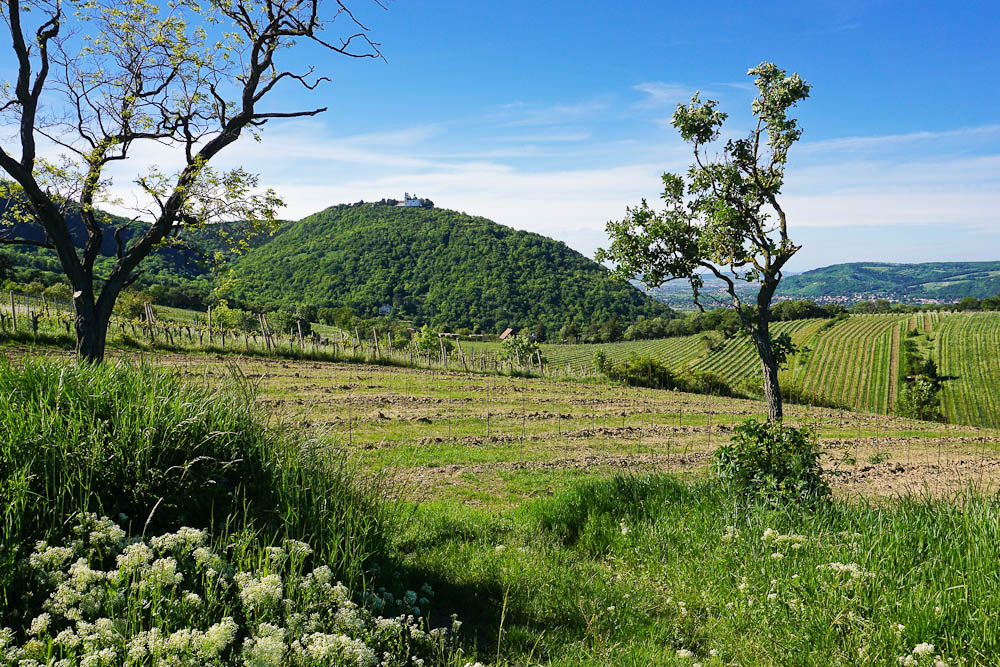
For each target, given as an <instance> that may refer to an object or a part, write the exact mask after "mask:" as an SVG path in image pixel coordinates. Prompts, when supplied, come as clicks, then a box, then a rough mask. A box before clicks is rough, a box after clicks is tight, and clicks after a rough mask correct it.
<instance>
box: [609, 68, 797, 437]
mask: <svg viewBox="0 0 1000 667" xmlns="http://www.w3.org/2000/svg"><path fill="white" fill-rule="evenodd" d="M748 74H749V75H750V76H753V77H755V83H756V85H757V90H758V93H759V94H758V95H757V97H756V99H754V101H753V105H752V110H753V114H754V116H755V118H756V122H755V124H754V127H753V129H752V130H751V131H750V133H749V136H747V137H744V138H739V139H730V140H728V141H726V142H725V144H724V145H723V146H722V147H721V152H718V153H712V152H710V148H711V147H713V146H715V145H716V143H715V142H717V140H719V137H720V133H721V128H722V125H723V123H724V122H725V120H726V117H727V115H726V114H725V113H723V112H721V111H719V109H718V102H717V101H715V100H707V101H702V100H701V98H700V96H699V95H698V94H697V93H696V94H695V95H694V97H693V98H692V99H691V103H690V104H688V105H683V104H679V105H678V106H677V110H676V111H675V112H674V115H673V119H672V121H671V122H672V124H673V126H674V127H675V128H677V130H678V131H679V132H680V135H681V137H682V138H683V139H684V140H685V141H686V142H688V143H690V144H691V145H692V147H693V150H694V160H695V161H694V164H693V165H691V167H690V169H689V170H688V173H687V178H686V180H685V178H684V177H682V176H680V175H678V174H670V173H667V174H664V175H663V185H664V189H663V194H662V198H663V201H664V203H665V206H664V208H663V210H662V211H655V210H653V209H652V208H651V207H650V206H649V205H648V204H647V203H646V201H645V200H643V202H642V203H641V204H640V205H639V206H637V207H634V208H629V209H628V212H627V216H626V218H625V219H624V220H621V221H618V222H614V221H612V222H609V223H608V225H607V232H608V235H609V237H610V239H611V245H610V248H609V249H607V250H600V251H598V260H599V261H604V260H610V261H612V262H613V263H614V264H615V265H616V269H615V272H616V274H617V275H618V276H620V277H622V278H625V279H630V278H632V277H634V276H641V278H642V281H643V282H644V283H645V284H646V285H648V286H650V287H657V286H659V285H662V284H663V283H664V282H667V281H668V280H673V279H676V278H684V279H687V280H688V281H689V282H690V283H691V288H692V290H693V292H694V299H695V303H696V304H697V305H698V307H699V308H701V309H702V310H704V306H703V304H702V300H701V297H702V296H703V295H702V293H701V288H702V286H703V279H702V274H703V273H704V272H708V273H710V274H712V275H714V276H715V277H716V278H718V279H719V280H721V281H722V282H723V283H724V284H725V285H726V291H727V293H728V296H727V301H728V302H729V305H731V306H732V307H733V308H735V310H736V312H737V313H738V314H739V317H740V322H741V323H742V326H743V328H744V329H745V330H746V331H747V333H749V334H750V336H751V337H752V338H753V341H754V345H755V347H756V349H757V354H758V356H759V357H760V363H761V370H762V374H763V381H764V382H763V384H764V395H765V397H766V399H767V410H768V418H769V419H770V420H780V419H781V417H782V401H781V389H780V387H779V386H778V369H779V367H780V365H781V363H782V362H783V361H784V359H785V357H786V356H787V355H788V354H789V353H790V352H792V351H794V346H792V344H791V339H790V338H788V337H787V336H779V337H772V336H771V331H770V306H771V300H772V298H773V297H774V293H775V290H776V289H777V288H778V283H779V282H780V281H781V277H782V273H781V271H782V268H784V266H785V264H786V263H787V262H788V260H789V259H791V258H792V256H793V255H794V254H795V253H796V252H797V251H798V250H799V248H800V246H798V245H796V244H795V243H793V242H792V240H791V237H790V236H789V233H788V224H787V220H786V216H785V211H784V209H783V208H782V207H781V205H780V204H779V202H778V195H779V194H780V192H781V187H782V185H783V184H784V178H785V164H786V162H787V159H788V150H789V149H790V148H791V146H792V144H794V143H795V142H796V141H797V140H798V139H799V137H800V136H801V134H802V130H801V129H800V128H799V126H798V122H797V121H796V120H795V119H794V118H791V117H789V115H788V112H789V110H790V109H791V108H792V107H794V106H796V105H797V104H798V102H799V101H800V100H803V99H805V98H806V97H808V96H809V88H810V87H809V85H808V84H807V83H806V82H805V81H803V80H802V78H801V77H799V75H798V74H792V75H791V76H788V75H786V73H785V72H784V70H781V69H779V68H778V67H777V66H775V65H774V64H772V63H762V64H760V65H758V66H757V67H754V68H753V69H751V70H750V71H749V72H748ZM741 283H751V284H757V285H758V290H757V297H756V300H755V303H745V302H744V300H743V297H742V296H741V293H740V289H739V287H738V286H739V285H740V284H741Z"/></svg>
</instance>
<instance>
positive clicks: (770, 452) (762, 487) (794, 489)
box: [712, 418, 830, 504]
mask: <svg viewBox="0 0 1000 667" xmlns="http://www.w3.org/2000/svg"><path fill="white" fill-rule="evenodd" d="M819 456H820V450H819V448H818V447H817V445H816V443H815V441H814V439H813V433H812V431H810V430H809V429H806V428H795V427H793V426H785V425H784V424H782V423H781V422H768V421H758V420H756V419H754V418H750V419H748V420H746V421H745V422H743V423H742V424H740V425H739V426H737V427H736V428H735V429H734V434H733V438H732V441H731V443H730V444H728V445H723V446H722V447H719V449H717V450H716V452H715V455H714V459H715V460H714V462H713V465H712V471H713V474H714V476H715V477H716V478H717V479H719V480H720V481H721V482H722V484H723V486H724V487H726V488H727V489H728V490H729V491H731V492H735V493H740V494H746V495H748V496H753V497H757V498H761V499H764V500H766V501H768V502H773V503H779V502H789V501H790V502H795V503H806V504H809V503H813V502H816V501H819V500H823V499H826V498H828V497H829V496H830V486H829V485H828V484H827V483H826V480H825V479H823V470H822V468H821V466H820V464H819Z"/></svg>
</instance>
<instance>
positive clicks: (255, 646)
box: [240, 623, 287, 667]
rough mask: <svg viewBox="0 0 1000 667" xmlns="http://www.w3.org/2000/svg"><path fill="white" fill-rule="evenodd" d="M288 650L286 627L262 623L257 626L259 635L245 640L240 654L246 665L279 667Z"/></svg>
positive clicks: (249, 666)
mask: <svg viewBox="0 0 1000 667" xmlns="http://www.w3.org/2000/svg"><path fill="white" fill-rule="evenodd" d="M286 650H287V647H286V646H285V629H284V628H279V627H278V626H276V625H271V624H270V623H261V624H260V625H259V626H257V636H256V637H247V639H246V640H244V642H243V650H242V651H241V653H240V656H241V657H242V658H243V664H244V665H246V667H279V665H281V664H282V661H283V660H284V657H285V651H286Z"/></svg>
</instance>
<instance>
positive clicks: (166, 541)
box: [149, 526, 208, 553]
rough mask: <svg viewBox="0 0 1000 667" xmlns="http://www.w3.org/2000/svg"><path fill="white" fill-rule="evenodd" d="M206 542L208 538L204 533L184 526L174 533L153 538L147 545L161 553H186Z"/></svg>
mask: <svg viewBox="0 0 1000 667" xmlns="http://www.w3.org/2000/svg"><path fill="white" fill-rule="evenodd" d="M207 540H208V536H207V535H206V534H205V531H203V530H198V529H197V528H188V527H187V526H184V527H182V528H180V529H178V530H177V532H176V533H165V534H163V535H158V536H157V537H154V538H153V539H151V540H150V541H149V545H150V546H151V547H153V549H155V550H156V551H159V552H161V553H162V552H165V551H174V550H179V551H181V552H185V553H186V552H191V551H194V550H195V549H197V548H198V547H201V546H204V544H205V542H206V541H207Z"/></svg>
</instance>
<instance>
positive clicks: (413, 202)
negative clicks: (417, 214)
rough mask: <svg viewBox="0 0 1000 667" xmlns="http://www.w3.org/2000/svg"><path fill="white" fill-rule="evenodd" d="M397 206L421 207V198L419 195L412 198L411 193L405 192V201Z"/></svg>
mask: <svg viewBox="0 0 1000 667" xmlns="http://www.w3.org/2000/svg"><path fill="white" fill-rule="evenodd" d="M396 206H420V197H418V196H417V195H413V196H412V197H411V196H410V193H409V192H404V193H403V201H401V202H399V203H398V204H396Z"/></svg>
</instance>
